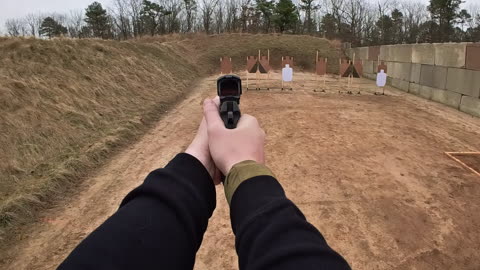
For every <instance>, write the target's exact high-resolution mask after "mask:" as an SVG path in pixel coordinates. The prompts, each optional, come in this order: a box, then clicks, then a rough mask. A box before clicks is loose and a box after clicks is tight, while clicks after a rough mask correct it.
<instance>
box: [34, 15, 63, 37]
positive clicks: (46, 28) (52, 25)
mask: <svg viewBox="0 0 480 270" xmlns="http://www.w3.org/2000/svg"><path fill="white" fill-rule="evenodd" d="M39 33H40V35H41V36H47V37H48V38H52V37H58V36H61V35H65V34H66V33H67V28H66V27H65V26H63V25H61V24H60V23H58V22H57V21H55V19H53V18H52V17H47V18H45V19H44V20H43V22H42V25H41V26H40V30H39Z"/></svg>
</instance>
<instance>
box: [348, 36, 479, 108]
mask: <svg viewBox="0 0 480 270" xmlns="http://www.w3.org/2000/svg"><path fill="white" fill-rule="evenodd" d="M353 55H355V59H356V61H358V60H362V61H363V71H364V77H366V78H369V79H372V80H375V78H376V72H377V66H378V64H379V62H378V60H380V61H383V62H384V63H385V64H386V65H387V71H388V72H387V74H388V76H389V79H388V84H390V85H391V86H393V87H395V88H398V89H400V90H402V91H405V92H409V93H411V94H414V95H417V96H420V97H423V98H426V99H430V100H433V101H436V102H439V103H443V104H445V105H447V106H450V107H453V108H456V109H458V110H460V111H463V112H465V113H468V114H471V115H474V116H478V117H480V43H433V44H401V45H385V46H372V47H359V48H352V49H351V50H350V51H349V56H350V57H353Z"/></svg>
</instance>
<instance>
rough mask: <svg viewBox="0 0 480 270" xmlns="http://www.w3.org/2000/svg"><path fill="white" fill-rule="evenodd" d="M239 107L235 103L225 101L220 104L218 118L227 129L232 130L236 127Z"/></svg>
mask: <svg viewBox="0 0 480 270" xmlns="http://www.w3.org/2000/svg"><path fill="white" fill-rule="evenodd" d="M240 116H241V113H240V107H239V106H238V103H237V102H235V101H225V102H223V103H222V104H220V117H221V118H222V120H223V123H224V124H225V127H226V128H228V129H234V128H236V127H237V124H238V121H239V120H240Z"/></svg>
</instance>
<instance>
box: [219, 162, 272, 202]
mask: <svg viewBox="0 0 480 270" xmlns="http://www.w3.org/2000/svg"><path fill="white" fill-rule="evenodd" d="M260 175H269V176H273V173H272V171H271V170H270V169H269V168H267V167H266V166H265V165H263V164H260V163H258V162H256V161H253V160H245V161H242V162H240V163H237V164H235V165H234V166H233V167H232V169H230V172H229V173H228V175H227V177H226V179H225V183H224V185H223V187H224V189H225V196H226V197H227V201H228V204H229V205H230V202H231V201H232V197H233V194H234V193H235V191H236V190H237V188H238V187H239V186H240V184H241V183H243V182H244V181H245V180H248V179H250V178H252V177H255V176H260Z"/></svg>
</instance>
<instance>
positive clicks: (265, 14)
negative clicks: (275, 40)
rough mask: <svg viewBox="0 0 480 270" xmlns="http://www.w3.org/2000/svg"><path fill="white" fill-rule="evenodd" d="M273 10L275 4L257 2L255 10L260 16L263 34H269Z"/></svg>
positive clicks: (267, 1) (265, 1) (262, 1)
mask: <svg viewBox="0 0 480 270" xmlns="http://www.w3.org/2000/svg"><path fill="white" fill-rule="evenodd" d="M274 8H275V4H274V3H273V1H269V0H257V6H256V9H257V11H258V12H260V14H261V15H262V20H263V31H264V32H265V33H268V32H270V28H271V24H272V16H273V10H274Z"/></svg>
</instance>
